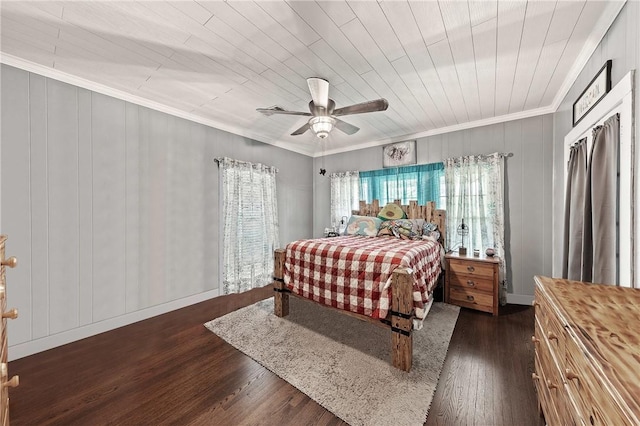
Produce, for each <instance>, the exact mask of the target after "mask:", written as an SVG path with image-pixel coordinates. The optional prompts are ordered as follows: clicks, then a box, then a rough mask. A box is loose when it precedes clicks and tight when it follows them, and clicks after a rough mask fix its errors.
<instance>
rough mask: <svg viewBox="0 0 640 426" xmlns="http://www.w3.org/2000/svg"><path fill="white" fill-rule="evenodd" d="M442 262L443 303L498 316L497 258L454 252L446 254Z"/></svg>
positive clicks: (498, 260) (498, 264) (498, 261)
mask: <svg viewBox="0 0 640 426" xmlns="http://www.w3.org/2000/svg"><path fill="white" fill-rule="evenodd" d="M446 259H447V272H446V280H445V291H444V301H445V302H447V303H451V304H452V305H458V306H464V307H465V308H471V309H477V310H479V311H484V312H489V313H492V314H493V315H498V281H499V269H498V267H499V266H500V259H499V258H497V257H495V256H494V257H485V256H484V255H481V256H480V257H474V256H472V255H471V256H459V255H458V254H457V253H450V254H448V255H446Z"/></svg>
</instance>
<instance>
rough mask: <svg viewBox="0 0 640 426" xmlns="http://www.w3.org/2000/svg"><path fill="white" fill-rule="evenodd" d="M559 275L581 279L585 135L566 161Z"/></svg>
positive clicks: (585, 172)
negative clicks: (562, 238) (562, 247)
mask: <svg viewBox="0 0 640 426" xmlns="http://www.w3.org/2000/svg"><path fill="white" fill-rule="evenodd" d="M567 169H568V170H567V191H566V200H565V211H564V250H563V261H562V276H563V277H564V278H568V279H570V280H578V281H580V280H582V244H583V238H582V232H583V223H584V198H585V186H586V182H587V138H584V139H581V140H580V141H579V142H578V143H576V144H575V145H573V146H572V147H571V150H570V152H569V163H568V164H567Z"/></svg>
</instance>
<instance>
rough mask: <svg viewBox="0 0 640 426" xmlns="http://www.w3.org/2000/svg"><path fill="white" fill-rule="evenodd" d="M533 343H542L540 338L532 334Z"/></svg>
mask: <svg viewBox="0 0 640 426" xmlns="http://www.w3.org/2000/svg"><path fill="white" fill-rule="evenodd" d="M531 343H534V344H536V343H540V339H538V338H536V336H531Z"/></svg>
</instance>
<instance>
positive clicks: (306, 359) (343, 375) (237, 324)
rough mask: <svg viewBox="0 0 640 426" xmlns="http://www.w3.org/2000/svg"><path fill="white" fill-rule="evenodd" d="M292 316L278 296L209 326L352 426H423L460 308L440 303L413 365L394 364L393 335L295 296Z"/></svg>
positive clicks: (421, 334)
mask: <svg viewBox="0 0 640 426" xmlns="http://www.w3.org/2000/svg"><path fill="white" fill-rule="evenodd" d="M290 304H291V307H290V313H289V315H288V316H287V317H285V318H278V317H277V316H275V315H274V314H273V298H270V299H266V300H263V301H261V302H258V303H256V304H254V305H251V306H248V307H246V308H242V309H240V310H238V311H235V312H232V313H230V314H227V315H225V316H223V317H220V318H217V319H215V320H213V321H210V322H208V323H206V324H205V326H206V327H207V328H208V329H209V330H211V331H212V332H214V333H215V334H217V335H218V336H220V337H221V338H223V339H224V340H225V341H227V342H229V343H230V344H231V345H232V346H234V347H236V348H237V349H239V350H240V351H242V352H243V353H245V354H246V355H248V356H250V357H251V358H253V359H254V360H256V361H257V362H259V363H260V364H262V365H263V366H264V367H266V368H267V369H269V370H271V371H272V372H273V373H275V374H276V375H278V376H279V377H281V378H283V379H284V380H286V381H287V382H289V383H291V384H292V385H293V386H295V387H296V388H297V389H299V390H300V391H302V392H303V393H305V394H306V395H308V396H309V397H310V398H311V399H313V400H314V401H316V402H318V403H319V404H320V405H322V406H323V407H325V408H326V409H327V410H329V411H331V412H332V413H333V414H335V415H336V416H337V417H339V418H341V419H342V420H344V421H345V422H347V423H349V424H352V425H392V424H393V425H422V424H424V422H425V420H426V417H427V412H428V411H429V406H430V405H431V400H432V398H433V395H434V393H435V389H436V385H437V384H438V377H439V376H440V371H441V369H442V364H443V363H444V359H445V356H446V354H447V348H448V346H449V341H450V340H451V334H452V333H453V329H454V327H455V324H456V321H457V319H458V313H459V308H458V307H456V306H452V305H446V304H443V303H434V304H433V306H432V308H431V311H430V312H429V315H428V316H427V318H426V319H425V322H424V327H423V329H422V330H419V331H416V332H414V334H413V336H414V340H413V344H414V347H413V352H414V353H413V367H412V369H411V372H409V373H405V372H402V371H399V370H397V369H395V368H393V367H392V366H391V363H390V359H391V331H390V330H388V329H386V328H382V327H378V326H376V325H374V324H370V323H367V322H364V321H360V320H358V319H355V318H352V317H349V316H347V315H342V314H340V313H339V312H335V311H333V310H332V309H325V308H323V307H322V306H318V305H317V304H315V303H312V302H309V301H305V300H301V299H298V298H296V297H291V298H290Z"/></svg>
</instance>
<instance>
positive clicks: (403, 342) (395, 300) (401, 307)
mask: <svg viewBox="0 0 640 426" xmlns="http://www.w3.org/2000/svg"><path fill="white" fill-rule="evenodd" d="M395 313H397V314H399V315H396V314H395ZM412 314H413V277H412V276H411V275H410V274H409V272H408V271H407V269H406V268H398V269H396V270H395V271H394V272H393V275H392V281H391V327H392V330H393V329H394V328H395V329H396V330H393V331H394V333H391V342H392V345H391V349H392V351H391V352H392V355H391V356H392V358H393V359H392V363H393V366H394V367H396V368H399V369H400V370H403V371H411V365H412V363H413V335H412V330H413V318H412V316H413V315H412ZM402 332H404V333H406V334H404V333H402Z"/></svg>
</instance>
